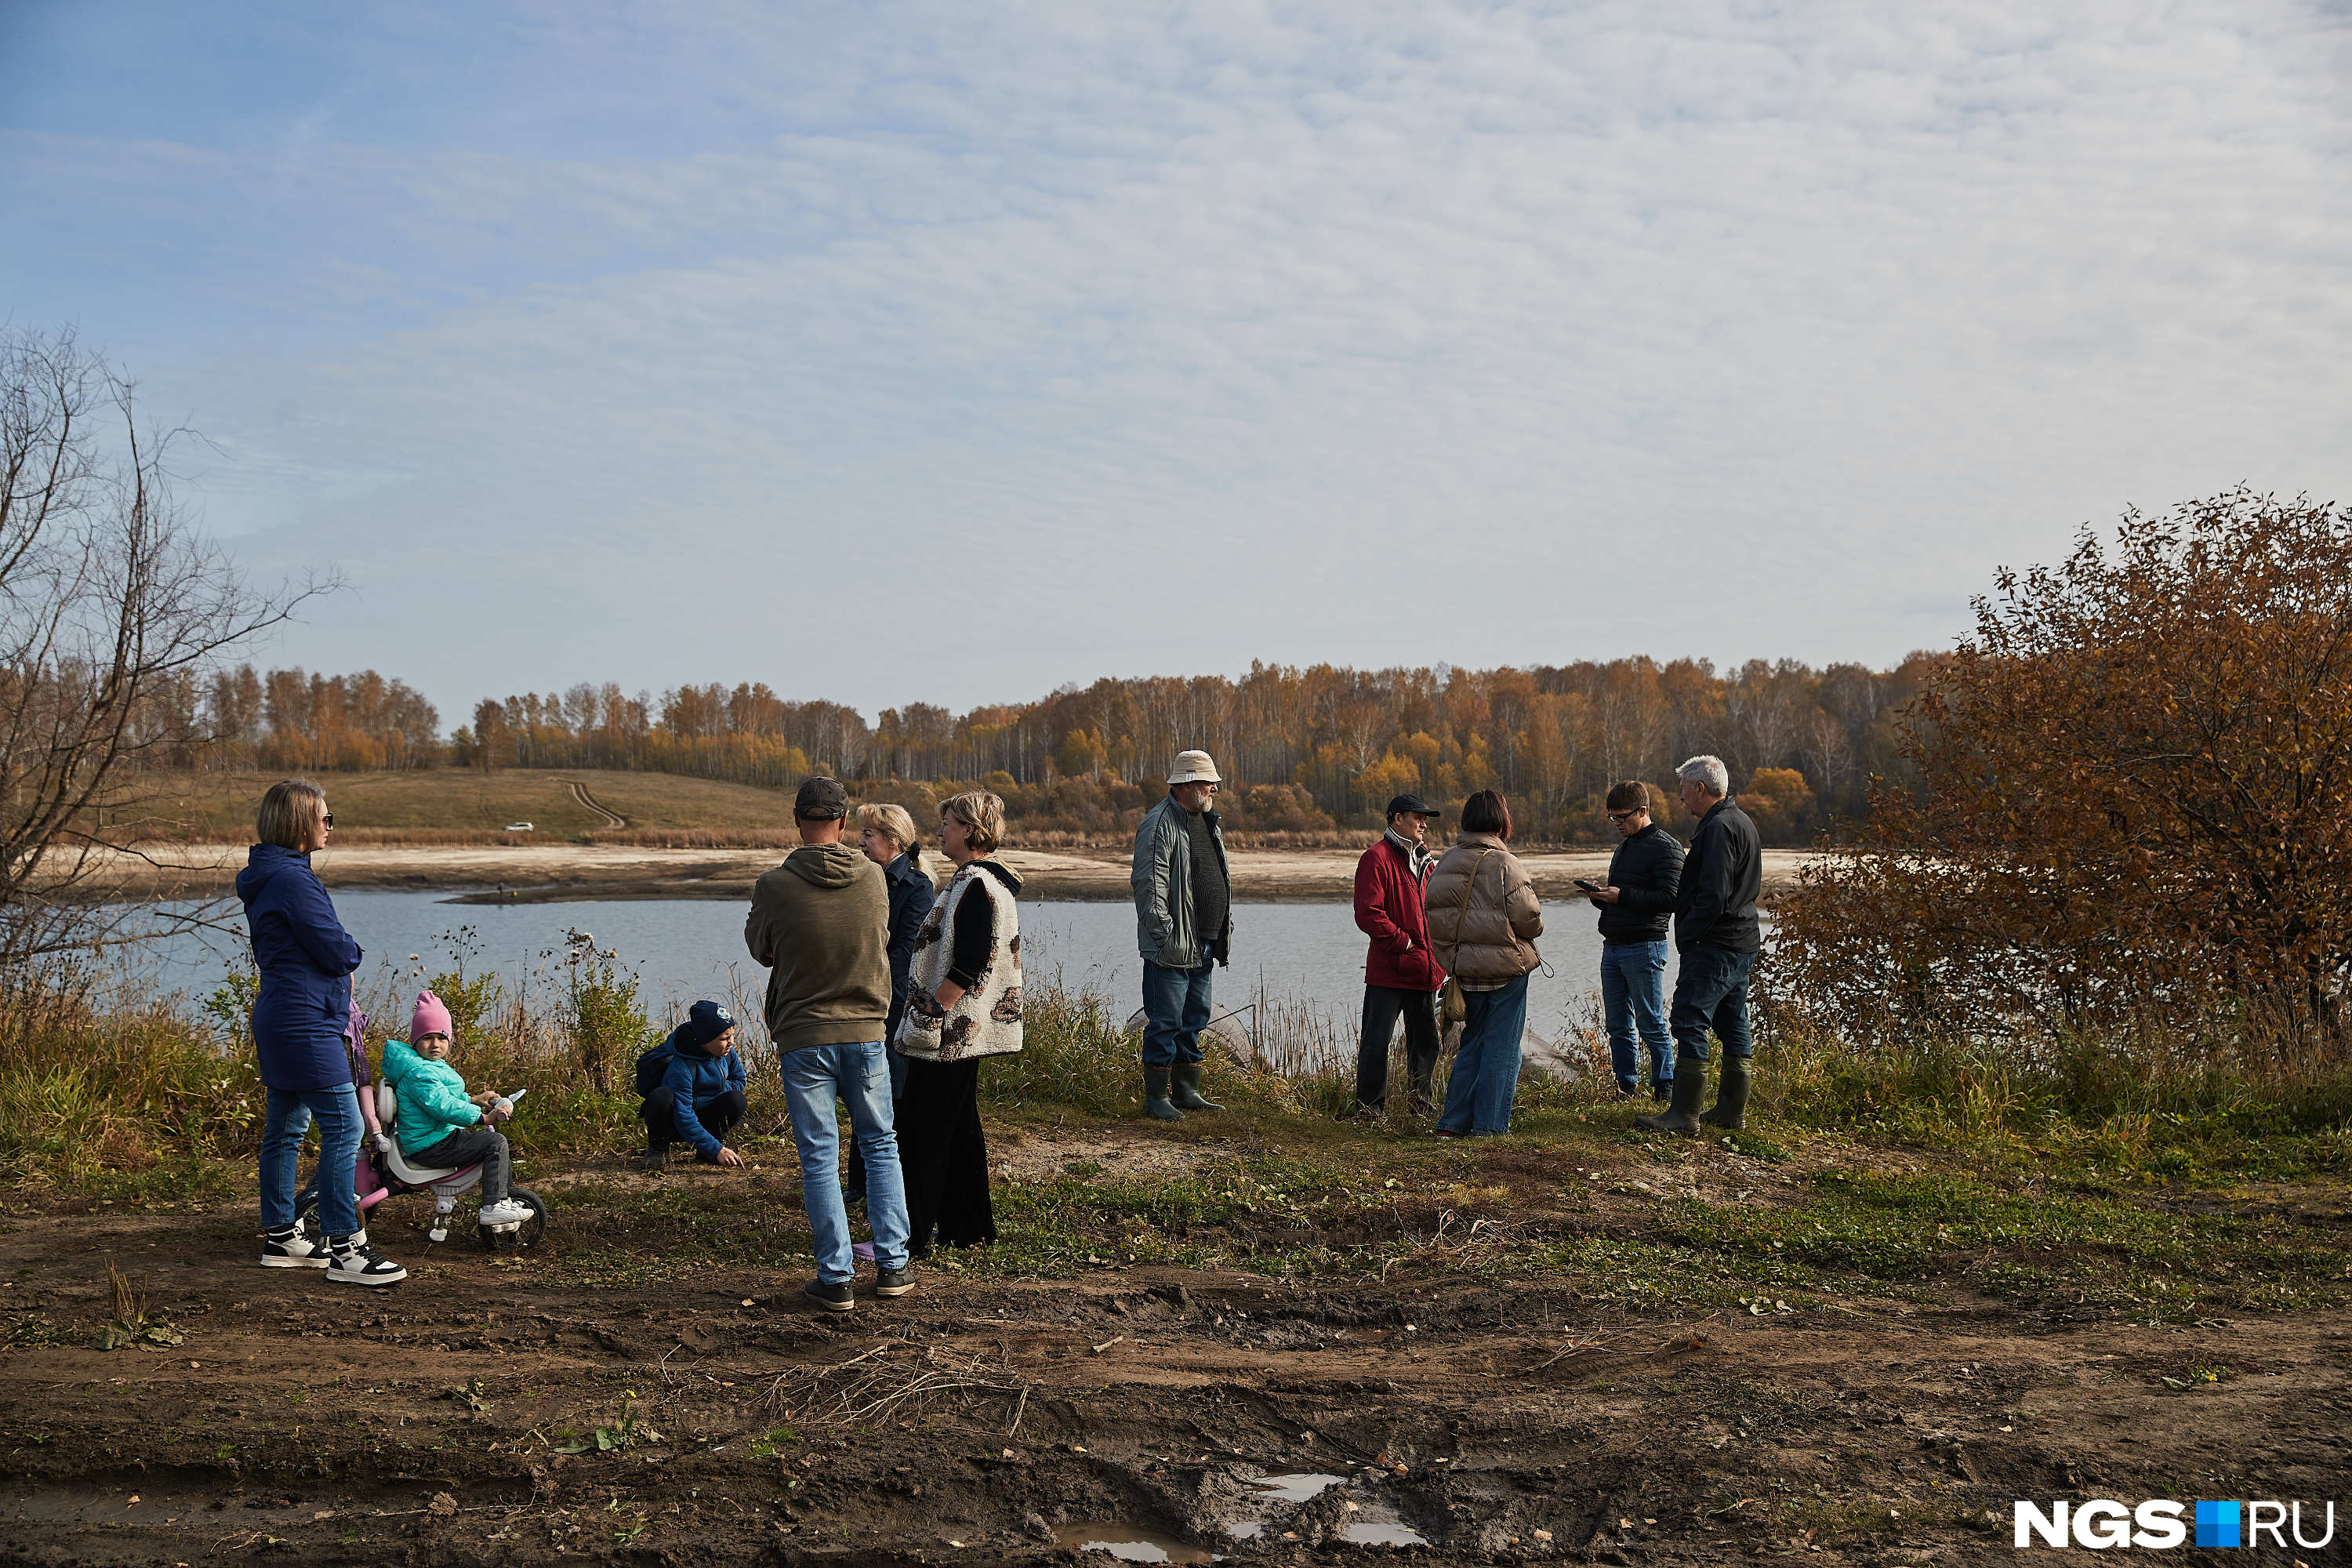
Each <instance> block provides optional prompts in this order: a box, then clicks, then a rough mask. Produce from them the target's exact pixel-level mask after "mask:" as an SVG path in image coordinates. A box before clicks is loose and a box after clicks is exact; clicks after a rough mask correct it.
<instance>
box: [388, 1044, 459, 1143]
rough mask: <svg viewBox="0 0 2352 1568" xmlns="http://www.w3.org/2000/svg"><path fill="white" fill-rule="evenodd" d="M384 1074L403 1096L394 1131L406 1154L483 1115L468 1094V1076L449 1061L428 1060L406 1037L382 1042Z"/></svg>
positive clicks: (395, 1092)
mask: <svg viewBox="0 0 2352 1568" xmlns="http://www.w3.org/2000/svg"><path fill="white" fill-rule="evenodd" d="M383 1078H384V1081H385V1082H386V1083H389V1084H390V1085H392V1089H393V1092H394V1094H397V1095H398V1096H400V1115H399V1116H398V1118H397V1119H395V1120H394V1122H393V1124H392V1135H393V1137H394V1139H396V1140H398V1141H399V1143H400V1152H402V1153H404V1154H410V1155H414V1154H420V1153H422V1152H425V1150H427V1149H430V1148H431V1147H433V1145H435V1144H436V1143H438V1142H441V1140H443V1139H444V1138H446V1137H448V1136H449V1134H451V1133H452V1132H462V1131H465V1130H466V1129H467V1128H468V1127H471V1126H473V1125H474V1124H475V1123H476V1122H478V1121H481V1119H482V1109H481V1107H480V1106H478V1105H476V1104H475V1103H474V1102H473V1101H472V1100H467V1098H466V1080H465V1079H462V1078H460V1077H458V1076H457V1068H453V1067H451V1066H450V1065H449V1064H448V1063H447V1062H446V1061H444V1062H429V1061H426V1060H425V1058H423V1057H420V1056H418V1055H417V1054H416V1053H415V1051H414V1050H412V1049H410V1048H409V1045H408V1042H407V1041H406V1040H386V1041H385V1042H384V1043H383Z"/></svg>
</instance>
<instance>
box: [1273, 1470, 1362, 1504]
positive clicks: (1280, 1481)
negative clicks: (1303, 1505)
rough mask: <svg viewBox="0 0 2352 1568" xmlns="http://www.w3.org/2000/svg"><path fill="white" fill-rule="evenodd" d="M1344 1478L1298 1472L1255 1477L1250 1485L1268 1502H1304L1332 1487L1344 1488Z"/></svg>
mask: <svg viewBox="0 0 2352 1568" xmlns="http://www.w3.org/2000/svg"><path fill="white" fill-rule="evenodd" d="M1347 1480H1348V1478H1347V1477H1345V1476H1327V1475H1324V1474H1323V1473H1321V1472H1320V1471H1317V1470H1300V1471H1297V1472H1295V1473H1292V1474H1286V1475H1273V1476H1257V1477H1254V1478H1252V1479H1251V1480H1250V1483H1249V1484H1250V1485H1251V1486H1254V1487H1255V1488H1256V1489H1258V1490H1260V1491H1262V1492H1264V1493H1265V1495H1266V1500H1268V1501H1269V1502H1305V1501H1307V1500H1308V1499H1310V1498H1318V1497H1321V1496H1322V1495H1323V1494H1324V1493H1325V1492H1327V1491H1329V1490H1330V1489H1332V1488H1333V1487H1337V1486H1345V1485H1346V1484H1347Z"/></svg>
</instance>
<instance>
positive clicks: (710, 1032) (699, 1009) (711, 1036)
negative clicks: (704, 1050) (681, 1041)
mask: <svg viewBox="0 0 2352 1568" xmlns="http://www.w3.org/2000/svg"><path fill="white" fill-rule="evenodd" d="M734 1026H735V1015H734V1014H732V1013H730V1012H729V1011H728V1010H727V1009H726V1008H724V1007H721V1006H720V1005H719V1004H718V1003H716V1002H697V1003H696V1004H695V1005H693V1006H692V1007H691V1008H689V1009H688V1011H687V1015H686V1022H685V1023H684V1024H682V1025H680V1026H679V1031H680V1032H681V1033H682V1034H684V1035H685V1036H686V1043H687V1044H688V1045H689V1046H707V1045H709V1043H710V1042H711V1041H713V1040H715V1039H717V1038H718V1037H719V1036H721V1035H723V1034H725V1033H726V1032H727V1031H728V1030H730V1029H731V1028H733V1027H734Z"/></svg>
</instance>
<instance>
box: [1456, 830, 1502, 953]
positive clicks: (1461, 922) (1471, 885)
mask: <svg viewBox="0 0 2352 1568" xmlns="http://www.w3.org/2000/svg"><path fill="white" fill-rule="evenodd" d="M1493 853H1494V851H1493V850H1492V849H1481V850H1479V851H1478V858H1476V859H1475V860H1473V861H1472V862H1470V875H1469V877H1468V878H1467V879H1465V881H1464V882H1463V884H1462V907H1461V908H1460V909H1458V910H1455V911H1454V957H1455V958H1456V959H1457V960H1458V959H1460V958H1461V956H1462V928H1463V927H1464V926H1465V925H1466V924H1468V923H1469V921H1470V893H1471V890H1472V889H1475V888H1476V887H1477V885H1478V868H1479V867H1481V866H1484V865H1485V864H1486V857H1487V856H1489V855H1492V854H1493Z"/></svg>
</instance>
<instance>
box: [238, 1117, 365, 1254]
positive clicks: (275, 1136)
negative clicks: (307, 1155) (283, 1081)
mask: <svg viewBox="0 0 2352 1568" xmlns="http://www.w3.org/2000/svg"><path fill="white" fill-rule="evenodd" d="M312 1117H316V1118H318V1121H319V1228H320V1231H321V1232H323V1233H324V1234H326V1235H328V1236H349V1235H351V1234H352V1232H353V1231H355V1230H357V1229H359V1227H360V1204H359V1195H358V1194H356V1193H354V1192H353V1191H352V1166H353V1164H354V1163H356V1162H357V1161H358V1159H359V1157H360V1108H359V1102H358V1101H357V1100H353V1099H352V1086H351V1085H350V1084H347V1083H339V1084H337V1085H335V1086H334V1087H333V1088H332V1089H271V1090H270V1091H269V1114H268V1118H267V1120H265V1121H263V1122H262V1124H261V1228H262V1229H264V1230H283V1229H285V1228H286V1227H287V1226H289V1225H292V1224H293V1223H294V1168H295V1165H296V1163H297V1162H298V1161H299V1158H300V1156H301V1153H302V1140H303V1137H304V1136H305V1135H306V1134H308V1133H309V1132H310V1119H311V1118H312Z"/></svg>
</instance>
